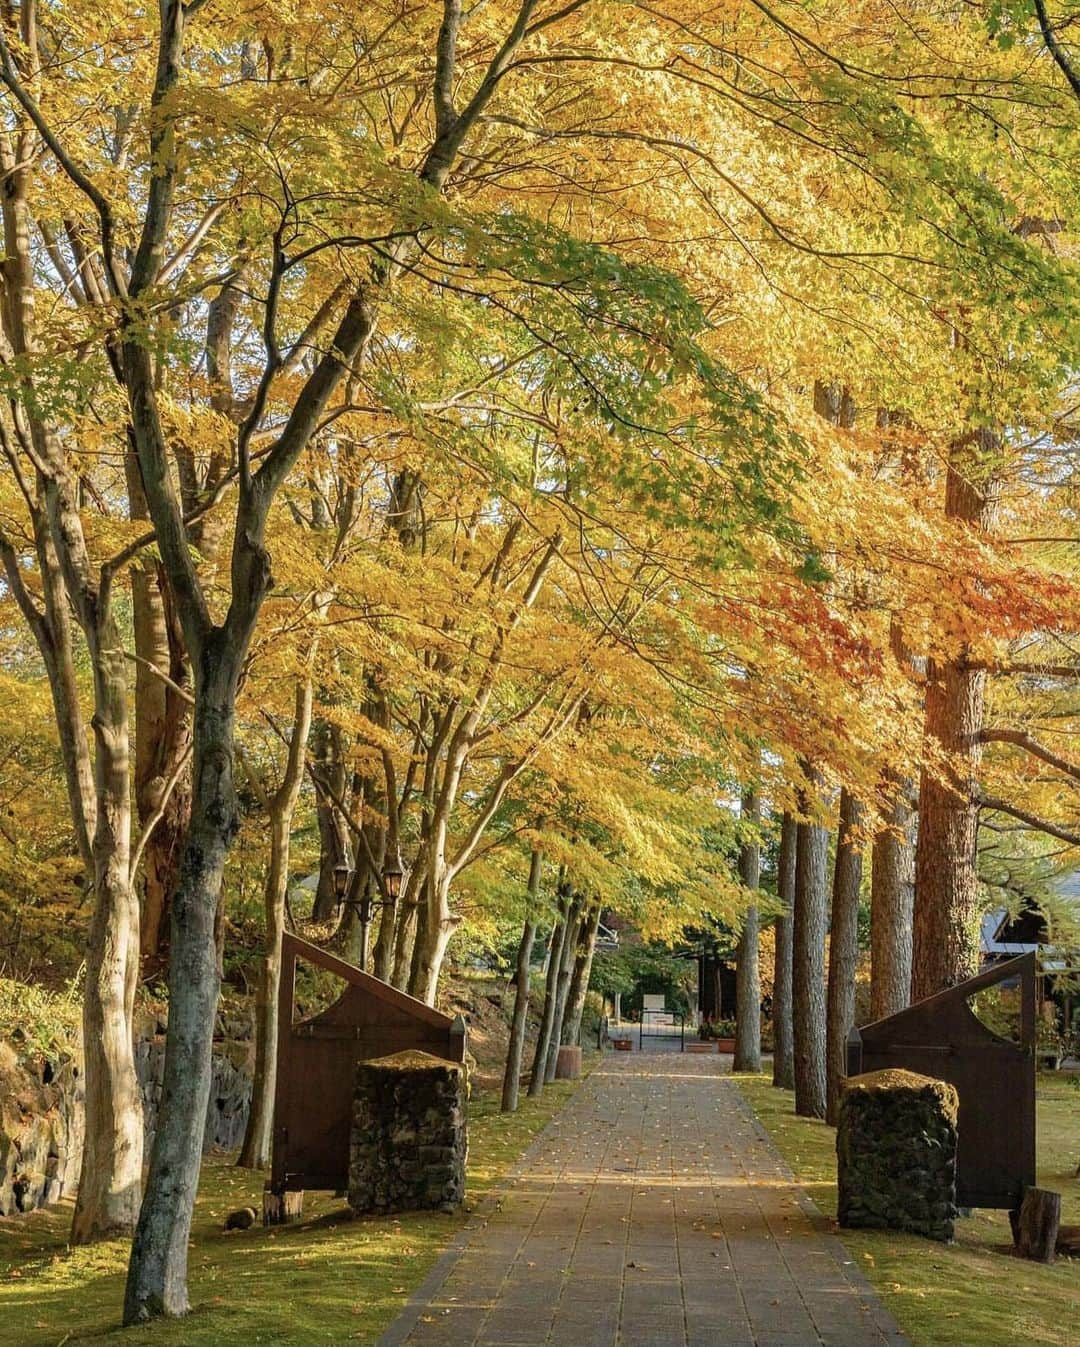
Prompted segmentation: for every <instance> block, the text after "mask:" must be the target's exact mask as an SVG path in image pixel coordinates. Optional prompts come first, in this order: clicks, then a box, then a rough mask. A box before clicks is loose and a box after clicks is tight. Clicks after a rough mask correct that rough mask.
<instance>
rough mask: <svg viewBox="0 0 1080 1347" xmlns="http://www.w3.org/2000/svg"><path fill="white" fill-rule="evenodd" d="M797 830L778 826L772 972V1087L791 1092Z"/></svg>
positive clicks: (791, 824)
mask: <svg viewBox="0 0 1080 1347" xmlns="http://www.w3.org/2000/svg"><path fill="white" fill-rule="evenodd" d="M797 836H798V826H797V824H796V822H795V820H794V818H793V817H792V816H791V815H790V814H785V815H784V817H783V820H782V822H781V824H780V856H779V860H778V863H777V876H776V889H777V895H778V897H779V899H780V902H781V903H782V904H783V907H784V910H783V912H782V913H781V914H780V916H779V917H778V918H777V921H776V969H775V973H774V975H773V1082H772V1083H773V1084H774V1085H775V1086H777V1087H778V1088H780V1089H782V1090H793V1089H794V1088H795V1056H794V1047H793V1038H792V1034H793V1030H792V1021H791V963H792V959H791V947H792V925H793V916H792V913H793V911H794V907H795V848H796V839H797Z"/></svg>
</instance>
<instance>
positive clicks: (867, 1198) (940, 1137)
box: [836, 1070, 959, 1242]
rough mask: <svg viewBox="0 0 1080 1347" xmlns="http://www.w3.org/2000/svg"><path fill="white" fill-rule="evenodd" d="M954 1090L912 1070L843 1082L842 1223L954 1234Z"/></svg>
mask: <svg viewBox="0 0 1080 1347" xmlns="http://www.w3.org/2000/svg"><path fill="white" fill-rule="evenodd" d="M958 1103H959V1101H958V1098H957V1094H956V1090H955V1088H954V1087H953V1086H952V1085H949V1084H947V1083H946V1082H945V1081H943V1080H932V1079H931V1078H930V1077H929V1076H920V1075H917V1074H916V1073H915V1072H913V1071H898V1070H892V1071H873V1072H870V1073H869V1074H867V1075H863V1076H852V1077H850V1078H849V1079H848V1080H845V1081H844V1082H843V1085H842V1091H841V1096H840V1118H839V1123H838V1126H837V1131H836V1158H837V1180H838V1186H839V1195H838V1196H839V1201H838V1210H837V1216H838V1219H839V1222H840V1224H841V1225H842V1226H862V1227H871V1228H877V1229H889V1230H909V1231H912V1232H914V1233H915V1234H919V1235H926V1236H928V1237H929V1238H930V1239H939V1240H943V1241H945V1242H948V1241H950V1240H952V1238H953V1229H954V1221H955V1219H956V1214H957V1208H956V1115H957V1108H958Z"/></svg>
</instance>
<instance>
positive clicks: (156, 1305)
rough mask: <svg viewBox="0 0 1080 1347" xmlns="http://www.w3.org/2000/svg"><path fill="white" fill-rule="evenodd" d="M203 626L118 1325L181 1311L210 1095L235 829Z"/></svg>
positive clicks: (223, 711)
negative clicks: (138, 1204) (144, 1137)
mask: <svg viewBox="0 0 1080 1347" xmlns="http://www.w3.org/2000/svg"><path fill="white" fill-rule="evenodd" d="M226 634H227V633H226V632H224V631H223V630H222V629H220V628H215V629H213V630H212V631H211V632H210V633H209V635H208V637H207V639H206V642H205V646H204V649H203V651H202V652H201V657H200V659H199V666H198V673H197V688H198V691H197V700H196V706H195V716H194V727H193V732H194V762H193V769H192V809H191V824H190V826H189V828H188V835H187V841H186V843H185V846H184V854H183V858H182V860H181V863H180V878H179V883H178V885H177V889H176V893H175V895H174V898H173V904H172V935H171V943H170V952H169V988H170V1001H169V1033H168V1037H167V1039H166V1045H165V1069H164V1077H163V1083H162V1095H161V1103H160V1106H159V1110H158V1125H157V1131H156V1132H155V1134H154V1144H153V1148H152V1150H151V1154H150V1171H149V1174H148V1176H147V1184H146V1196H145V1198H144V1199H143V1205H142V1210H141V1211H140V1213H139V1223H138V1227H137V1228H136V1231H135V1239H134V1242H133V1244H132V1250H131V1261H130V1263H129V1267H128V1280H127V1287H126V1292H125V1301H124V1322H125V1323H133V1322H137V1321H139V1320H142V1319H147V1318H152V1317H155V1316H157V1315H162V1314H164V1315H179V1314H185V1313H186V1312H187V1310H188V1296H187V1251H188V1239H189V1235H190V1231H191V1216H192V1211H193V1209H194V1205H195V1193H196V1189H197V1187H198V1179H199V1169H200V1164H201V1159H202V1141H203V1128H204V1125H205V1119H206V1105H207V1100H208V1098H209V1095H210V1068H211V1054H212V1050H213V1040H214V1020H215V1016H216V1013H217V1002H218V992H219V988H220V983H219V974H218V962H217V957H216V946H215V941H214V925H215V917H216V914H217V907H218V902H219V899H220V895H221V882H222V877H223V874H224V870H225V860H226V856H227V854H228V850H229V846H230V844H231V842H232V839H233V837H234V835H235V833H236V829H237V826H238V818H237V806H236V791H235V783H234V779H233V742H234V738H233V736H234V729H235V702H236V677H237V674H238V672H239V668H238V665H239V660H238V658H237V653H236V652H235V651H229V650H225V649H222V646H223V644H224V638H225V637H226Z"/></svg>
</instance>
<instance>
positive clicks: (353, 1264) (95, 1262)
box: [0, 1081, 575, 1347]
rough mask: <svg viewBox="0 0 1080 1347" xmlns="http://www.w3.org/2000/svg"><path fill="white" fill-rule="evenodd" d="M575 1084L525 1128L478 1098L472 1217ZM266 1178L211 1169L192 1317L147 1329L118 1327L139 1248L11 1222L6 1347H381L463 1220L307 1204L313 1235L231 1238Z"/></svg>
mask: <svg viewBox="0 0 1080 1347" xmlns="http://www.w3.org/2000/svg"><path fill="white" fill-rule="evenodd" d="M574 1088H575V1086H574V1084H571V1083H568V1082H562V1081H559V1082H556V1083H555V1084H553V1085H549V1086H548V1087H547V1088H546V1089H545V1090H544V1093H543V1095H542V1096H541V1097H540V1098H539V1099H529V1098H527V1097H526V1096H525V1095H524V1092H523V1096H522V1101H521V1107H520V1109H519V1111H518V1112H517V1113H515V1114H511V1115H508V1116H505V1117H504V1116H503V1115H501V1114H500V1113H499V1112H498V1107H499V1101H498V1096H497V1095H496V1094H494V1093H488V1092H480V1091H476V1092H474V1094H473V1097H472V1100H471V1103H470V1119H469V1123H470V1125H469V1175H468V1177H469V1197H468V1200H469V1205H470V1206H472V1205H475V1203H476V1202H478V1201H480V1200H481V1199H482V1198H483V1197H484V1196H485V1195H486V1194H487V1193H489V1192H490V1191H491V1189H492V1188H493V1187H494V1186H496V1185H497V1183H498V1181H499V1179H500V1178H501V1177H502V1176H503V1175H504V1174H505V1172H506V1171H507V1169H508V1168H510V1166H512V1164H513V1162H514V1161H515V1160H516V1159H517V1158H518V1156H519V1155H520V1154H521V1153H522V1151H523V1150H524V1149H525V1148H526V1146H527V1145H528V1143H529V1141H530V1140H531V1138H532V1137H533V1136H535V1135H536V1133H537V1132H539V1131H540V1129H541V1128H542V1127H543V1126H544V1124H545V1123H546V1122H547V1121H548V1120H549V1119H550V1118H551V1117H552V1115H553V1114H555V1113H556V1112H558V1110H559V1108H560V1107H561V1105H562V1104H563V1103H564V1101H565V1100H566V1099H567V1097H568V1096H569V1095H570V1094H571V1093H572V1092H573V1090H574ZM262 1186H263V1175H262V1174H261V1173H259V1174H256V1173H253V1172H251V1171H250V1170H243V1169H237V1168H236V1167H235V1166H234V1165H232V1164H231V1163H230V1162H229V1160H228V1159H227V1158H224V1157H209V1158H208V1159H207V1161H206V1163H205V1164H204V1166H203V1175H202V1184H201V1187H200V1190H199V1199H198V1204H197V1208H196V1213H195V1224H194V1227H193V1230H192V1238H191V1259H190V1282H189V1287H190V1293H191V1303H192V1306H193V1310H192V1313H191V1314H190V1315H189V1316H188V1317H187V1318H185V1319H181V1320H173V1321H170V1322H166V1323H161V1322H159V1323H156V1324H153V1325H151V1326H149V1327H146V1328H142V1327H140V1328H133V1329H124V1330H121V1329H119V1328H118V1327H117V1325H118V1322H119V1315H120V1308H121V1304H122V1301H123V1294H124V1274H125V1269H126V1266H127V1253H128V1244H127V1241H121V1240H115V1241H112V1242H110V1243H107V1244H98V1245H94V1246H92V1247H90V1248H81V1249H69V1248H68V1247H67V1243H66V1241H67V1233H68V1226H69V1225H70V1221H71V1211H70V1208H69V1207H68V1206H67V1205H66V1204H65V1205H62V1206H60V1207H57V1208H53V1209H52V1210H51V1211H45V1212H37V1213H34V1214H33V1215H30V1216H27V1217H22V1218H18V1219H9V1220H0V1341H2V1342H4V1343H11V1344H13V1347H14V1344H18V1347H60V1344H63V1347H77V1345H78V1344H80V1343H94V1344H121V1343H122V1344H123V1345H124V1347H146V1344H153V1345H154V1347H180V1345H181V1344H182V1345H183V1347H231V1345H232V1344H241V1343H242V1344H244V1347H251V1344H259V1343H279V1344H282V1345H283V1347H284V1345H285V1344H288V1347H308V1344H312V1345H314V1344H318V1343H335V1344H337V1343H352V1342H357V1343H361V1344H363V1343H367V1344H370V1343H373V1342H375V1340H376V1339H377V1338H378V1336H379V1334H380V1333H381V1332H382V1331H383V1329H384V1328H385V1327H386V1326H387V1324H389V1323H390V1321H391V1320H392V1319H393V1318H394V1316H395V1315H396V1314H397V1312H398V1310H399V1309H400V1307H401V1305H402V1304H403V1303H404V1301H405V1300H406V1298H407V1297H408V1295H409V1293H410V1292H411V1291H412V1290H413V1288H414V1287H415V1286H416V1285H417V1284H418V1283H419V1282H420V1281H421V1280H422V1279H423V1277H424V1274H425V1273H426V1272H427V1271H428V1269H429V1268H430V1267H431V1265H432V1263H433V1262H434V1261H435V1259H436V1258H437V1257H438V1255H439V1253H440V1252H441V1251H442V1249H443V1248H444V1247H445V1246H446V1244H447V1242H448V1241H449V1240H450V1239H451V1238H452V1237H453V1235H454V1234H455V1232H456V1231H457V1230H458V1229H459V1228H460V1226H461V1225H462V1223H463V1221H464V1220H465V1216H464V1215H454V1216H445V1215H441V1214H435V1213H431V1214H429V1213H416V1214H406V1215H403V1216H402V1217H401V1218H400V1219H395V1218H389V1217H383V1218H378V1219H376V1218H365V1219H360V1220H352V1219H351V1218H350V1217H349V1215H348V1211H347V1210H346V1208H345V1205H344V1202H343V1201H342V1200H341V1199H338V1200H335V1199H334V1198H333V1197H332V1196H331V1195H330V1194H329V1193H308V1194H306V1195H305V1201H304V1217H305V1219H304V1221H303V1222H302V1223H301V1224H298V1225H290V1226H279V1227H277V1228H276V1229H273V1230H264V1229H263V1228H262V1226H261V1225H259V1226H257V1227H255V1228H254V1229H252V1230H250V1231H246V1232H243V1233H236V1234H229V1235H226V1234H224V1233H223V1231H222V1228H221V1226H222V1221H223V1219H224V1217H225V1215H226V1214H227V1213H228V1212H229V1211H232V1210H233V1209H234V1208H236V1207H244V1206H253V1207H255V1208H256V1210H259V1209H260V1208H261V1203H262Z"/></svg>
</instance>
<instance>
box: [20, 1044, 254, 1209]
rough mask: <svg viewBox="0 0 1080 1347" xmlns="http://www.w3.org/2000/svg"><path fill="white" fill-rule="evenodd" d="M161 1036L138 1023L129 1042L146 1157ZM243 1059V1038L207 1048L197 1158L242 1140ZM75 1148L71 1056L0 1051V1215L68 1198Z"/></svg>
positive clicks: (76, 1090)
mask: <svg viewBox="0 0 1080 1347" xmlns="http://www.w3.org/2000/svg"><path fill="white" fill-rule="evenodd" d="M231 1027H232V1026H230V1028H231ZM164 1029H165V1026H164V1024H163V1023H159V1022H153V1023H150V1024H145V1025H143V1026H141V1027H140V1030H139V1035H138V1037H137V1038H136V1041H135V1069H136V1071H137V1072H138V1076H139V1083H140V1085H141V1087H142V1097H143V1128H144V1135H145V1144H146V1149H147V1154H149V1148H150V1145H151V1143H152V1142H153V1139H154V1129H155V1127H156V1126H157V1111H158V1104H159V1102H160V1099H161V1077H162V1072H163V1070H164V1067H165V1038H164ZM251 1056H252V1045H251V1042H250V1039H249V1038H248V1039H243V1038H228V1039H222V1040H220V1041H219V1042H218V1043H217V1044H216V1045H215V1049H214V1060H213V1075H212V1078H211V1085H210V1099H209V1101H208V1103H207V1108H206V1131H205V1133H204V1135H203V1150H204V1151H212V1150H232V1149H234V1148H235V1147H237V1146H239V1145H240V1142H241V1141H242V1139H243V1136H244V1128H245V1127H246V1126H247V1115H248V1109H249V1108H250V1105H251ZM82 1149H83V1079H82V1059H81V1054H80V1053H79V1051H78V1050H74V1051H72V1052H70V1053H57V1054H56V1055H55V1056H54V1057H51V1058H50V1057H43V1056H40V1055H32V1056H26V1055H23V1056H20V1055H19V1054H18V1052H17V1050H16V1048H15V1047H14V1046H13V1045H11V1044H7V1043H3V1044H0V1216H11V1215H16V1214H18V1213H19V1212H27V1211H33V1210H34V1209H35V1208H37V1207H44V1206H47V1205H49V1204H50V1203H52V1202H57V1201H59V1200H60V1198H62V1197H64V1196H66V1195H70V1194H71V1193H73V1192H74V1191H75V1189H76V1187H77V1185H78V1181H79V1167H80V1165H81V1163H82Z"/></svg>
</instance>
